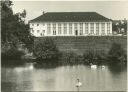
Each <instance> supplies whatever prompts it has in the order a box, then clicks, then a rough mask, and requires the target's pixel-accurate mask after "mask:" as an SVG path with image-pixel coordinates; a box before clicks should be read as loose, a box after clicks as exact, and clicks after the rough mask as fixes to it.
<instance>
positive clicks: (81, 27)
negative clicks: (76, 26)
mask: <svg viewBox="0 0 128 92" xmlns="http://www.w3.org/2000/svg"><path fill="white" fill-rule="evenodd" d="M80 35H83V23H80Z"/></svg>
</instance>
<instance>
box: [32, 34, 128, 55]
mask: <svg viewBox="0 0 128 92" xmlns="http://www.w3.org/2000/svg"><path fill="white" fill-rule="evenodd" d="M48 38H51V39H53V40H54V42H55V44H56V45H57V47H58V49H59V50H60V51H64V52H75V53H77V54H80V55H82V54H83V53H85V52H87V51H88V50H93V51H100V52H104V53H108V51H109V49H110V47H111V45H112V43H114V42H115V43H119V44H121V46H122V48H124V50H125V51H126V50H127V37H126V36H79V37H78V36H77V37H75V36H73V37H72V36H62V37H60V36H57V37H48ZM43 39H45V37H42V38H35V41H34V42H35V44H36V43H37V42H38V41H42V40H43Z"/></svg>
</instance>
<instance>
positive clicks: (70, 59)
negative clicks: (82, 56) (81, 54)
mask: <svg viewBox="0 0 128 92" xmlns="http://www.w3.org/2000/svg"><path fill="white" fill-rule="evenodd" d="M78 61H79V60H78V55H77V54H76V53H74V52H62V53H61V57H60V62H61V64H76V63H78Z"/></svg>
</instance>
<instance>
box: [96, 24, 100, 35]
mask: <svg viewBox="0 0 128 92" xmlns="http://www.w3.org/2000/svg"><path fill="white" fill-rule="evenodd" d="M96 35H99V23H96Z"/></svg>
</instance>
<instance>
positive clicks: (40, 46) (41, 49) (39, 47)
mask: <svg viewBox="0 0 128 92" xmlns="http://www.w3.org/2000/svg"><path fill="white" fill-rule="evenodd" d="M34 55H35V56H36V57H37V59H38V60H46V61H57V60H58V57H59V56H58V55H59V51H58V48H57V47H56V44H55V43H54V41H53V40H52V39H51V38H43V40H41V41H40V40H39V41H37V42H36V44H35V46H34Z"/></svg>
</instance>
